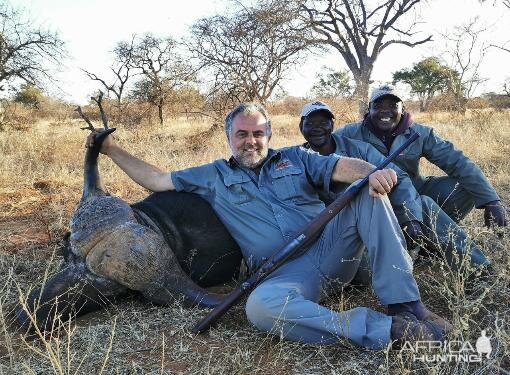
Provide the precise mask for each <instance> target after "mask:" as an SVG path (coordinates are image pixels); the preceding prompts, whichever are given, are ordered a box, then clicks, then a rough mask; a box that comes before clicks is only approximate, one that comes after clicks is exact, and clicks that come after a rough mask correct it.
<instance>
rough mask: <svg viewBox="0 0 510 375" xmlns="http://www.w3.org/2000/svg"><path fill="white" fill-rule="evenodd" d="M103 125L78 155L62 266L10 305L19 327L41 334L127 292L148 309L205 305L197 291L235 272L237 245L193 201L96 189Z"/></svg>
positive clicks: (205, 297) (211, 297)
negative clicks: (78, 187)
mask: <svg viewBox="0 0 510 375" xmlns="http://www.w3.org/2000/svg"><path fill="white" fill-rule="evenodd" d="M98 104H100V102H99V103H98ZM100 109H101V111H102V108H101V106H100ZM86 121H87V122H88V123H89V127H91V124H90V122H89V121H88V120H87V119H86ZM103 122H104V124H105V129H107V130H105V131H104V132H102V133H100V134H99V135H97V136H96V142H95V143H94V146H93V147H90V148H88V149H87V152H86V156H85V166H84V169H85V171H84V180H85V181H84V188H83V196H82V198H81V200H80V202H79V204H78V206H77V207H76V210H75V212H74V214H73V217H72V219H71V224H70V234H69V235H67V236H66V238H65V239H64V249H63V250H64V251H63V253H64V261H63V264H62V267H61V269H60V270H59V271H58V272H57V273H56V274H54V275H53V276H51V277H49V279H48V280H47V281H46V282H45V283H44V285H42V286H41V287H40V288H39V289H36V290H33V291H32V292H31V293H30V294H29V295H28V297H27V299H26V302H25V303H22V304H21V305H19V306H18V307H17V308H16V317H17V320H18V321H19V322H20V323H21V325H22V326H23V327H26V328H33V327H34V326H37V327H38V328H40V329H41V330H44V331H49V330H51V328H52V327H53V325H54V323H55V322H56V321H57V319H59V320H67V319H69V318H70V317H74V316H78V315H82V314H84V313H87V312H90V311H94V310H97V309H99V308H101V307H103V306H105V304H107V303H109V302H111V301H113V300H115V299H116V298H117V297H118V296H121V295H123V294H126V293H127V292H129V291H130V290H132V291H138V292H140V293H141V294H142V295H143V296H145V297H146V298H147V299H148V300H150V301H152V302H154V303H156V304H169V303H172V302H174V301H175V300H183V301H184V303H186V304H187V305H198V306H205V307H213V306H215V305H217V304H218V302H219V301H220V300H221V296H219V295H216V294H213V293H210V292H208V291H207V290H205V289H203V288H204V287H208V286H212V285H217V284H221V283H224V282H228V281H230V280H232V279H233V278H235V277H236V275H237V273H238V271H239V266H240V262H241V258H242V256H241V253H240V250H239V247H238V246H237V244H236V242H235V241H234V240H233V239H232V237H231V236H230V234H229V233H228V232H227V230H226V229H225V227H224V226H223V224H222V223H221V222H220V221H219V219H218V218H217V216H216V214H215V213H214V211H213V210H212V209H211V207H210V206H209V204H208V203H207V202H205V201H204V200H202V199H201V198H200V197H198V196H196V195H194V194H189V193H178V192H175V191H168V192H162V193H153V194H151V195H150V196H149V197H148V198H146V199H144V200H143V201H141V202H138V203H135V204H133V205H129V204H128V203H126V202H125V201H123V200H121V199H119V198H117V197H114V196H112V195H110V194H108V193H107V192H106V191H105V190H104V188H103V187H102V185H101V182H100V179H99V173H98V167H97V158H98V155H99V148H100V146H101V144H102V141H103V140H104V138H105V137H106V135H107V134H109V133H111V132H113V131H114V130H115V129H108V127H107V122H106V121H105V120H103Z"/></svg>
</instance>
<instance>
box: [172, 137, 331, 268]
mask: <svg viewBox="0 0 510 375" xmlns="http://www.w3.org/2000/svg"><path fill="white" fill-rule="evenodd" d="M339 158H340V156H338V155H335V154H332V155H330V156H322V155H319V154H318V153H316V152H314V151H311V150H307V149H305V148H303V147H289V148H283V149H280V150H273V149H269V152H268V157H267V159H266V161H265V162H264V164H263V165H262V168H261V169H260V173H259V174H258V176H257V175H255V174H254V172H253V171H250V170H246V169H244V168H241V167H240V166H239V165H237V163H235V161H234V160H233V159H231V160H230V161H227V160H224V159H221V160H216V161H214V162H212V163H209V164H205V165H202V166H199V167H193V168H188V169H184V170H180V171H175V172H172V173H171V178H172V182H173V184H174V186H175V189H176V190H177V191H187V192H191V193H195V194H198V195H200V196H201V197H203V198H204V199H205V200H207V201H208V202H209V203H210V204H211V206H212V207H213V209H214V210H215V212H216V214H217V215H218V216H219V217H220V219H221V221H222V222H223V223H224V224H225V226H226V227H227V229H228V231H229V232H230V234H231V235H232V237H234V239H235V240H236V241H237V243H238V244H239V246H240V248H241V251H242V252H243V255H244V258H245V259H246V261H247V263H248V266H249V267H250V268H251V269H254V268H256V267H258V266H259V265H260V264H261V263H262V261H263V258H267V257H269V256H271V255H272V254H273V253H274V252H276V251H277V250H279V249H280V248H281V247H282V246H283V245H284V244H285V243H286V242H287V241H289V240H290V239H291V238H293V235H294V234H295V233H297V232H298V231H299V229H301V228H302V227H303V226H304V225H306V224H307V223H308V222H309V221H311V220H312V219H314V218H315V217H316V216H317V215H318V214H319V213H320V212H321V211H322V210H323V209H324V203H323V202H322V201H321V200H320V199H319V195H318V189H322V190H323V191H325V192H326V193H329V187H330V182H331V176H332V173H333V169H334V167H335V164H336V162H337V161H338V159H339ZM191 209H192V208H191Z"/></svg>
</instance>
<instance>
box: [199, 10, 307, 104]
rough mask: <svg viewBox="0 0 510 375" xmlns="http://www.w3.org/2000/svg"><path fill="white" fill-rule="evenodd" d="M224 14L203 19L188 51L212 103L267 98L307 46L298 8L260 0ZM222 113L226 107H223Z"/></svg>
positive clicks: (263, 101) (264, 99) (265, 100)
mask: <svg viewBox="0 0 510 375" xmlns="http://www.w3.org/2000/svg"><path fill="white" fill-rule="evenodd" d="M237 5H238V6H237V7H236V8H234V9H231V10H230V12H229V14H227V15H216V16H213V17H208V18H203V19H200V20H199V21H198V22H196V23H195V24H194V25H193V27H192V39H191V41H190V42H189V48H190V50H191V51H192V53H193V55H194V57H195V58H196V59H197V60H198V61H199V63H200V65H201V66H202V67H203V68H204V69H205V71H206V72H208V73H207V76H208V77H209V78H210V79H209V81H208V82H207V83H208V84H209V85H210V94H211V95H212V96H213V97H214V98H215V100H214V102H215V103H216V104H218V103H219V102H221V103H223V104H222V105H220V107H221V106H223V105H224V106H229V105H230V103H232V102H239V101H246V100H256V101H258V102H261V103H265V102H267V100H268V99H269V98H270V97H271V95H273V94H274V93H275V90H277V89H278V88H279V87H281V86H280V85H281V82H282V79H283V78H284V76H285V74H286V73H287V71H288V70H289V69H290V68H291V67H292V66H294V64H296V62H297V61H298V60H299V58H300V56H301V52H303V51H304V49H305V48H306V41H305V40H304V38H303V33H304V32H306V30H297V29H296V28H295V26H296V25H295V23H296V18H297V13H296V11H297V8H296V7H295V6H293V5H294V4H292V3H289V2H284V1H283V2H282V1H276V0H263V1H258V2H257V3H256V4H255V5H254V6H242V5H239V3H238V4H237ZM222 109H224V108H222Z"/></svg>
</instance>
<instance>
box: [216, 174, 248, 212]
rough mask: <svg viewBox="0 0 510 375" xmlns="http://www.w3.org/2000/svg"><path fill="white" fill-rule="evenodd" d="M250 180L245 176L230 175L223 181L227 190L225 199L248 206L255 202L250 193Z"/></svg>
mask: <svg viewBox="0 0 510 375" xmlns="http://www.w3.org/2000/svg"><path fill="white" fill-rule="evenodd" d="M250 182H251V181H250V178H249V177H248V176H244V175H229V176H226V177H225V178H224V180H223V183H224V184H225V188H226V195H225V198H226V199H227V200H228V201H229V202H230V203H233V204H237V205H240V204H246V203H249V202H251V201H252V200H253V197H252V196H251V194H250V193H249V187H248V185H249V184H250Z"/></svg>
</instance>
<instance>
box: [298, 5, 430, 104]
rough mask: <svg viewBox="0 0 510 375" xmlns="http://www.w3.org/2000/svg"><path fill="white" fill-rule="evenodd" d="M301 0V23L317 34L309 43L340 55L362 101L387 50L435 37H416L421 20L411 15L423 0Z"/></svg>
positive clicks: (412, 44) (356, 93)
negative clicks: (396, 45)
mask: <svg viewBox="0 0 510 375" xmlns="http://www.w3.org/2000/svg"><path fill="white" fill-rule="evenodd" d="M297 1H298V2H299V6H300V9H301V20H302V21H303V23H304V25H307V26H308V27H309V28H310V29H311V30H313V32H314V35H313V37H312V38H311V39H310V40H308V41H309V42H310V43H321V44H324V45H329V46H331V47H333V48H334V49H336V50H337V51H338V52H339V53H340V55H341V56H342V58H343V59H344V61H345V63H346V64H347V66H348V68H349V70H350V71H351V73H352V75H353V77H354V82H355V84H356V89H355V92H354V95H355V96H356V97H358V98H359V99H360V100H362V101H365V100H366V98H367V96H368V87H369V83H370V77H371V75H372V70H373V68H374V63H375V61H376V60H377V58H378V57H379V54H380V53H381V52H382V51H383V50H384V49H386V48H387V47H389V46H390V45H393V44H401V45H405V46H408V47H414V46H416V45H420V44H423V43H427V42H429V41H430V40H432V37H431V36H427V37H424V38H421V39H418V40H416V39H415V38H414V37H415V34H416V32H415V31H414V30H415V29H416V26H417V24H418V21H417V20H416V15H415V16H414V17H411V16H412V14H410V13H411V12H412V11H414V10H415V9H416V8H417V6H418V4H419V3H420V2H422V0H384V1H367V0H356V1H350V0H297ZM387 38H389V39H388V40H386V39H387ZM360 108H361V107H360Z"/></svg>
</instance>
